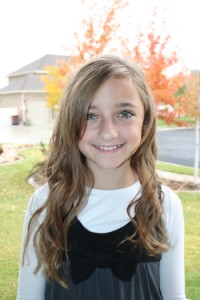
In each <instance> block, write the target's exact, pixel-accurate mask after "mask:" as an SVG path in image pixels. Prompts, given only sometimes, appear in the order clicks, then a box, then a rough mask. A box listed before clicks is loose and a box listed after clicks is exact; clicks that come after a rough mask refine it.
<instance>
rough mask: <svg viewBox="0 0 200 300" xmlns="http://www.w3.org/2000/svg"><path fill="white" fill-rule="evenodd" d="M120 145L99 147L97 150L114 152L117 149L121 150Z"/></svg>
mask: <svg viewBox="0 0 200 300" xmlns="http://www.w3.org/2000/svg"><path fill="white" fill-rule="evenodd" d="M119 147H120V145H116V146H108V147H106V146H97V148H99V149H101V150H105V151H112V150H116V149H117V148H119Z"/></svg>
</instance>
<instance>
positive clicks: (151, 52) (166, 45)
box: [125, 11, 183, 123]
mask: <svg viewBox="0 0 200 300" xmlns="http://www.w3.org/2000/svg"><path fill="white" fill-rule="evenodd" d="M157 27H158V26H156V12H155V11H154V13H153V15H152V21H151V23H150V26H148V28H146V29H145V30H138V33H137V35H136V37H134V38H133V41H134V45H133V47H130V46H127V45H125V49H126V55H128V56H129V57H131V58H132V59H133V60H134V61H136V62H138V63H139V64H140V65H141V66H142V68H143V70H144V73H145V76H146V79H147V81H148V83H149V85H150V87H151V89H152V91H153V93H154V96H155V101H156V105H157V113H158V118H161V119H163V120H165V122H166V123H172V122H176V123H180V121H179V120H176V116H177V114H176V111H175V109H174V108H175V103H176V101H178V98H177V97H176V96H175V95H176V92H177V90H178V89H180V87H181V86H182V81H183V74H182V73H178V74H176V75H175V74H174V75H173V76H172V75H170V69H171V68H172V67H174V66H175V65H176V64H177V63H178V61H179V58H178V53H177V51H175V50H171V49H172V46H171V40H172V39H171V36H170V34H169V33H166V29H165V23H164V22H163V23H162V27H163V29H162V30H159V31H158V28H157Z"/></svg>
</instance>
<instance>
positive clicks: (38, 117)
mask: <svg viewBox="0 0 200 300" xmlns="http://www.w3.org/2000/svg"><path fill="white" fill-rule="evenodd" d="M28 115H29V118H30V120H31V124H35V125H40V124H49V123H51V120H52V112H51V109H49V108H48V107H46V102H45V100H36V99H35V100H30V101H29V102H28Z"/></svg>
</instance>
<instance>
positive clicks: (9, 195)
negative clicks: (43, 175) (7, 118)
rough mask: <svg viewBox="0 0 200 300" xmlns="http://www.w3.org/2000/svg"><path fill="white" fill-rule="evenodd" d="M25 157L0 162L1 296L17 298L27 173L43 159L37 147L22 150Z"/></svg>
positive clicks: (6, 299) (7, 299) (29, 189)
mask: <svg viewBox="0 0 200 300" xmlns="http://www.w3.org/2000/svg"><path fill="white" fill-rule="evenodd" d="M21 153H22V154H23V156H24V158H25V159H24V160H23V161H21V162H19V163H15V164H12V165H5V166H0V199H1V200H0V220H1V222H0V249H1V256H0V295H1V296H0V299H1V300H14V299H15V298H16V288H17V277H18V265H19V255H20V247H21V236H22V225H23V220H24V213H25V210H26V206H27V201H28V199H29V197H30V195H31V193H32V192H33V188H32V187H31V186H30V185H29V184H28V182H27V177H28V176H29V175H30V170H31V169H32V167H33V166H34V165H35V164H36V163H37V162H38V161H40V160H41V159H42V154H41V152H40V151H39V150H38V149H28V150H25V151H22V152H21Z"/></svg>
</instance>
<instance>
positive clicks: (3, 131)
mask: <svg viewBox="0 0 200 300" xmlns="http://www.w3.org/2000/svg"><path fill="white" fill-rule="evenodd" d="M52 128H53V124H51V125H41V126H40V125H31V126H23V125H15V126H0V143H13V144H29V143H31V144H39V143H40V142H43V143H48V142H49V139H50V137H51V133H52Z"/></svg>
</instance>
